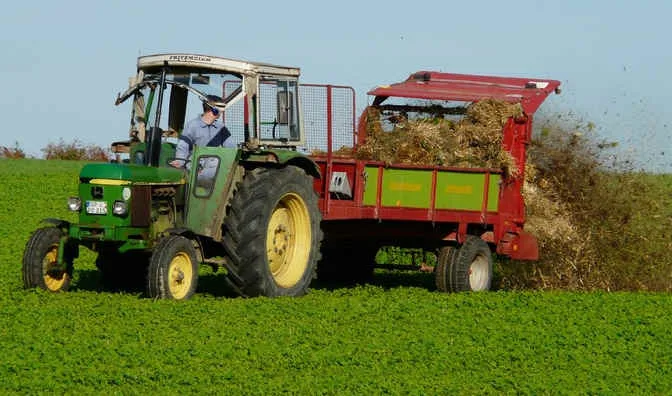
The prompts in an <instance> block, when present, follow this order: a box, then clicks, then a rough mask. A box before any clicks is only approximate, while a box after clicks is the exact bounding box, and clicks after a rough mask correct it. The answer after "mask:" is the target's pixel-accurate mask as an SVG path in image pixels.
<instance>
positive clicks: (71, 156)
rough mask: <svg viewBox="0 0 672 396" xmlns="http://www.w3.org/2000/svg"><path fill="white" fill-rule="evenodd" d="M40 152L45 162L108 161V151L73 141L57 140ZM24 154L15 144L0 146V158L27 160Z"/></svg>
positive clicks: (17, 143)
mask: <svg viewBox="0 0 672 396" xmlns="http://www.w3.org/2000/svg"><path fill="white" fill-rule="evenodd" d="M40 151H42V153H43V158H44V159H47V160H73V161H75V160H76V161H100V162H108V161H109V160H110V154H109V150H106V149H104V148H102V147H100V146H96V145H93V144H88V145H87V144H84V143H82V142H80V141H79V140H77V139H75V140H73V141H72V142H65V141H64V140H63V139H59V141H58V143H52V142H50V143H49V144H47V146H46V147H44V148H42V149H41V150H40ZM27 157H30V156H28V155H26V152H25V151H24V150H23V149H22V148H21V147H20V146H19V142H15V143H14V146H0V158H7V159H17V158H27Z"/></svg>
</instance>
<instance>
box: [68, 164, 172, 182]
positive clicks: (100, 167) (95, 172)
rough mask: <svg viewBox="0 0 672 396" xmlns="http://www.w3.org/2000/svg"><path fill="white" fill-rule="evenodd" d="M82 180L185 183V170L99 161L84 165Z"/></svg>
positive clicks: (81, 173) (81, 174)
mask: <svg viewBox="0 0 672 396" xmlns="http://www.w3.org/2000/svg"><path fill="white" fill-rule="evenodd" d="M79 179H80V180H81V181H89V180H91V179H105V180H125V181H129V182H131V183H159V184H174V183H184V180H185V172H184V170H182V169H175V168H156V167H151V166H143V165H129V164H112V163H97V164H87V165H84V167H83V168H82V171H81V172H80V173H79Z"/></svg>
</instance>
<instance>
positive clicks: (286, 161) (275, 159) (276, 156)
mask: <svg viewBox="0 0 672 396" xmlns="http://www.w3.org/2000/svg"><path fill="white" fill-rule="evenodd" d="M243 160H244V161H249V162H264V163H271V164H279V165H285V166H287V165H293V166H297V167H299V168H301V169H303V170H304V171H305V172H306V173H307V174H309V175H310V176H312V177H314V178H316V179H321V178H322V175H321V174H320V167H319V166H317V164H316V163H315V162H314V161H313V160H312V159H310V158H308V157H307V156H306V155H304V154H302V153H299V152H297V151H291V150H261V151H256V152H254V153H250V154H249V155H247V156H243Z"/></svg>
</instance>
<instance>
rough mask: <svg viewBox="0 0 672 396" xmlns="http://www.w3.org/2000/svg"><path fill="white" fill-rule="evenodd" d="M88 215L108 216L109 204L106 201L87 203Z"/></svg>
mask: <svg viewBox="0 0 672 396" xmlns="http://www.w3.org/2000/svg"><path fill="white" fill-rule="evenodd" d="M86 213H88V214H97V215H104V214H107V202H105V201H86Z"/></svg>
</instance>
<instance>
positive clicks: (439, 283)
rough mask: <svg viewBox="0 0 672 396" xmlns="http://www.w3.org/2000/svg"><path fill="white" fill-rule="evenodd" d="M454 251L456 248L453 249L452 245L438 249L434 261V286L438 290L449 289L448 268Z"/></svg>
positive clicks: (451, 263)
mask: <svg viewBox="0 0 672 396" xmlns="http://www.w3.org/2000/svg"><path fill="white" fill-rule="evenodd" d="M456 252H457V249H455V247H454V246H444V247H442V248H441V249H439V257H438V259H437V261H436V268H435V269H434V277H435V280H436V288H437V289H438V290H439V291H442V292H449V291H451V289H450V285H449V279H450V270H451V269H452V266H453V261H454V259H455V253H456Z"/></svg>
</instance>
